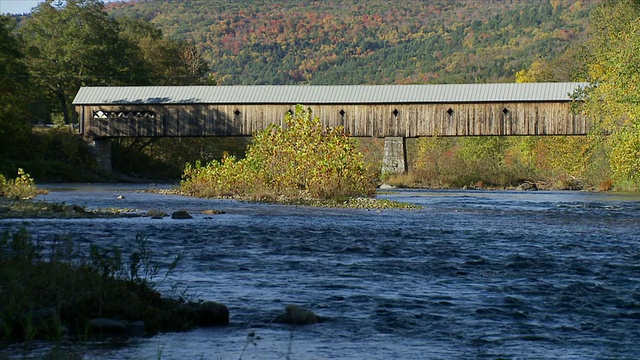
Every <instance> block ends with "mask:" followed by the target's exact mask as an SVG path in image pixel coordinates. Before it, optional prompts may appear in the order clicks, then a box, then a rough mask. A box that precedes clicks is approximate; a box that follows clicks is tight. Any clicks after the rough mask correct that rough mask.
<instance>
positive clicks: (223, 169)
mask: <svg viewBox="0 0 640 360" xmlns="http://www.w3.org/2000/svg"><path fill="white" fill-rule="evenodd" d="M284 123H285V126H284V127H280V126H277V125H270V126H269V127H268V128H267V129H265V130H263V131H258V132H257V133H256V134H255V135H254V137H253V141H252V143H251V144H250V145H249V148H248V149H247V153H246V157H245V158H244V159H241V160H237V159H236V158H235V157H233V156H225V157H224V158H223V159H222V160H221V161H215V160H214V161H211V162H209V163H208V164H207V165H205V166H202V165H201V164H200V163H199V162H196V163H195V165H191V164H187V165H186V167H185V170H184V174H183V181H182V182H181V185H182V191H183V192H185V193H187V194H190V195H193V196H200V197H219V196H242V197H247V198H250V199H254V200H269V199H276V198H278V197H282V196H284V197H286V198H288V199H294V200H295V199H308V198H311V199H334V200H340V201H342V200H345V199H348V198H351V197H357V196H366V197H368V196H372V195H373V194H374V193H375V182H374V180H375V175H374V172H372V171H370V170H369V169H368V167H367V166H366V164H365V161H364V158H363V155H362V154H361V153H360V152H358V151H357V150H356V147H355V143H354V142H353V141H352V140H351V139H350V138H349V137H348V136H347V135H346V134H345V133H344V128H343V127H336V128H324V127H323V126H322V123H321V121H320V119H319V118H318V117H317V116H314V115H313V114H312V112H311V109H305V108H304V107H303V106H302V105H297V106H296V108H295V111H294V112H292V113H288V114H286V116H285V119H284Z"/></svg>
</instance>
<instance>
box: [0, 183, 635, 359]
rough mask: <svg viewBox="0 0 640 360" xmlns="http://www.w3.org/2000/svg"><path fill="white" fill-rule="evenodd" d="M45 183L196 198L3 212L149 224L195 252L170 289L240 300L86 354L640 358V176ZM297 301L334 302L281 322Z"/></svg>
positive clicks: (74, 230) (169, 241)
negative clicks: (387, 183) (192, 190)
mask: <svg viewBox="0 0 640 360" xmlns="http://www.w3.org/2000/svg"><path fill="white" fill-rule="evenodd" d="M43 187H45V188H48V189H49V190H50V192H49V194H47V195H44V196H41V197H40V200H46V201H52V202H65V203H67V204H79V205H82V206H85V207H87V208H130V209H136V210H139V211H147V210H152V209H153V210H162V211H165V212H167V213H171V212H172V211H176V210H187V211H188V212H190V213H191V214H192V215H193V217H194V218H193V219H191V220H173V219H170V218H168V217H167V218H163V219H151V218H146V217H143V218H117V219H69V220H48V219H38V220H0V227H2V228H3V229H5V228H11V229H13V228H18V227H20V226H26V227H27V228H28V229H29V230H30V231H31V233H32V234H34V236H40V237H43V238H46V237H50V236H52V235H56V234H57V235H65V236H70V237H71V238H73V239H74V240H75V241H76V243H77V244H79V246H83V244H84V245H87V244H89V243H96V244H99V245H103V246H107V247H108V246H116V247H120V248H123V249H126V248H127V247H131V246H132V244H133V243H134V242H135V238H136V235H137V234H141V235H143V236H145V237H147V238H148V240H149V241H150V243H151V244H152V245H153V251H154V252H155V258H156V259H158V260H159V261H162V262H164V263H165V264H168V263H169V262H170V261H171V260H172V258H173V256H175V255H176V254H182V255H183V257H184V258H183V261H182V262H181V264H180V266H179V267H178V269H177V271H176V272H175V273H173V274H171V275H170V276H169V277H168V279H167V280H166V281H165V282H163V283H162V285H161V289H162V291H163V292H165V293H166V294H171V293H172V292H173V293H174V294H175V292H174V291H176V290H175V287H176V286H177V291H178V292H185V293H187V294H189V296H192V297H195V298H198V299H204V300H212V301H217V302H221V303H224V304H226V305H227V306H228V307H229V310H230V314H231V315H230V320H231V324H230V325H229V326H228V327H220V328H200V329H196V330H193V331H189V332H184V333H164V334H159V335H156V336H153V337H148V338H131V339H128V340H124V341H122V340H121V341H114V342H107V343H84V344H74V345H72V346H73V347H74V348H75V349H80V350H79V351H80V352H81V353H82V354H83V356H84V357H83V358H84V359H158V358H162V359H239V358H242V359H338V358H340V359H469V358H475V359H497V358H508V359H516V358H518V359H525V358H526V359H637V358H640V246H639V242H640V231H639V230H640V195H639V194H620V193H588V192H543V191H538V192H517V191H445V190H437V191H436V190H434V191H432V190H400V191H394V192H392V193H387V194H380V195H379V197H381V198H389V199H394V200H400V201H405V202H410V203H415V204H418V205H422V206H424V208H423V209H421V210H384V211H376V210H370V211H368V210H351V209H326V208H310V207H290V206H280V205H270V204H248V203H242V202H236V201H230V200H210V199H197V198H190V197H181V196H173V195H160V194H153V193H146V192H137V191H136V190H139V189H141V188H146V187H149V186H140V185H135V186H133V185H69V184H65V185H45V186H43ZM119 195H123V196H124V199H118V196H119ZM207 209H215V210H221V211H223V212H224V214H221V215H203V214H201V212H202V211H203V210H207ZM172 287H173V288H174V289H172ZM286 304H297V305H300V306H303V307H305V308H308V309H310V310H312V311H314V312H316V313H317V314H318V315H321V316H325V317H328V318H329V320H328V321H326V322H324V323H321V324H315V325H309V326H304V327H291V326H288V325H280V324H273V323H271V322H270V321H271V319H273V318H274V317H275V316H276V315H277V314H279V313H280V312H282V310H283V308H284V306H285V305H286ZM250 332H254V333H255V334H256V336H257V339H256V340H255V341H254V342H253V343H251V344H249V345H248V346H246V349H244V348H245V345H246V344H247V335H248V334H249V333H250ZM42 346H43V347H46V345H42ZM243 349H244V351H243ZM38 351H39V348H38V345H30V347H29V349H27V350H25V349H24V345H16V346H12V347H10V348H9V349H5V350H4V355H3V353H2V352H1V350H0V358H2V357H3V356H5V357H8V358H29V357H36V356H37V354H38Z"/></svg>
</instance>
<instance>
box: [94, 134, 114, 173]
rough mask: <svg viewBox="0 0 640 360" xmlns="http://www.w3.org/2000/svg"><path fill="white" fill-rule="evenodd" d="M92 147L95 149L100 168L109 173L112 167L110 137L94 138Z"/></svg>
mask: <svg viewBox="0 0 640 360" xmlns="http://www.w3.org/2000/svg"><path fill="white" fill-rule="evenodd" d="M94 148H95V151H96V160H97V162H98V166H100V168H101V169H102V170H103V171H104V172H106V173H108V174H110V173H111V171H112V170H113V168H112V167H111V140H110V139H95V140H94Z"/></svg>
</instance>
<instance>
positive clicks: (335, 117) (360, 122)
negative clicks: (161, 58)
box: [76, 102, 590, 138]
mask: <svg viewBox="0 0 640 360" xmlns="http://www.w3.org/2000/svg"><path fill="white" fill-rule="evenodd" d="M305 106H307V107H309V108H311V109H312V110H313V112H314V114H315V115H317V116H319V117H320V119H321V120H322V123H323V124H324V125H325V126H330V127H334V126H338V125H343V126H344V127H345V131H346V132H347V133H348V134H349V135H351V136H357V137H388V136H392V137H421V136H435V135H437V136H485V135H507V136H508V135H584V134H587V133H588V131H589V127H590V123H589V121H588V120H587V119H586V118H585V117H584V116H582V115H579V114H578V115H576V114H573V113H571V109H570V106H571V105H570V103H569V102H510V103H452V104H446V103H435V104H407V103H401V104H311V105H305ZM294 108H295V104H273V105H269V104H167V105H162V104H149V105H145V104H131V105H77V106H76V110H77V112H78V114H79V116H80V120H81V125H82V131H83V133H84V134H85V135H86V136H88V137H91V138H114V137H150V136H166V137H175V136H184V137H188V136H251V135H252V134H253V133H254V132H255V131H257V130H262V129H265V128H266V127H267V126H268V125H269V124H272V123H274V124H278V125H283V119H284V116H285V114H286V113H287V111H291V110H293V109H294ZM98 112H100V114H108V116H107V117H106V118H99V116H98V115H96V114H98Z"/></svg>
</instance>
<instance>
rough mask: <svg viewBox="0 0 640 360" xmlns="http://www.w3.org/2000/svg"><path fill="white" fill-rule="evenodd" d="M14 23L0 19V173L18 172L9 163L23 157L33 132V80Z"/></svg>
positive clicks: (6, 18)
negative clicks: (31, 115) (29, 110)
mask: <svg viewBox="0 0 640 360" xmlns="http://www.w3.org/2000/svg"><path fill="white" fill-rule="evenodd" d="M14 29H15V23H14V22H13V20H12V19H11V18H9V17H7V16H0V159H1V160H0V173H2V172H6V173H8V175H9V173H11V175H13V172H15V170H16V169H15V168H11V166H10V164H7V163H6V161H10V160H11V159H16V158H18V157H19V155H20V154H23V153H24V150H25V149H24V148H22V147H24V146H25V145H26V143H27V138H28V136H29V134H30V132H31V127H30V124H29V119H28V101H29V92H30V86H29V83H30V79H29V73H28V71H27V68H26V66H25V65H24V63H23V60H24V54H23V53H22V51H21V44H20V42H19V40H18V39H17V38H16V37H15V36H14V35H13V30H14Z"/></svg>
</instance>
